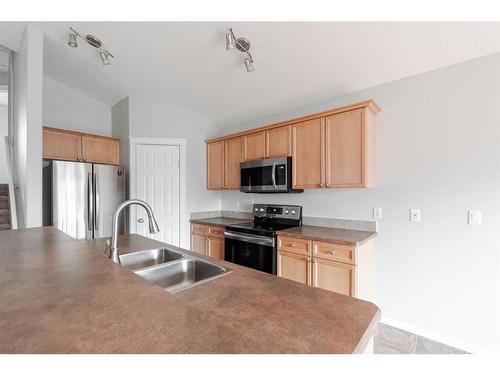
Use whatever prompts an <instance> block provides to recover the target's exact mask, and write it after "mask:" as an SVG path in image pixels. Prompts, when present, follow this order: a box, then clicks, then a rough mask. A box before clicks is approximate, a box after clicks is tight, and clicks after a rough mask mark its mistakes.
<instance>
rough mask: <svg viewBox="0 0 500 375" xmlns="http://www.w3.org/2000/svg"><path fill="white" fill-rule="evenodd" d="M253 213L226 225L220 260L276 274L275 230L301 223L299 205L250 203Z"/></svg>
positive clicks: (276, 250) (300, 208)
mask: <svg viewBox="0 0 500 375" xmlns="http://www.w3.org/2000/svg"><path fill="white" fill-rule="evenodd" d="M253 215H254V218H253V221H249V222H244V223H239V224H233V225H228V226H226V228H225V231H224V235H225V243H224V260H226V261H228V262H233V263H236V264H240V265H242V266H246V267H250V268H254V269H257V270H259V271H264V272H267V273H271V274H274V275H276V263H277V253H278V249H277V238H276V237H277V235H276V232H277V231H280V230H283V229H287V228H292V227H296V226H300V225H302V207H301V206H281V205H275V204H254V206H253Z"/></svg>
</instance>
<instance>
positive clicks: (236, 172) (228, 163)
mask: <svg viewBox="0 0 500 375" xmlns="http://www.w3.org/2000/svg"><path fill="white" fill-rule="evenodd" d="M241 159H242V141H241V137H235V138H230V139H226V140H225V141H224V189H225V190H226V189H227V190H239V188H240V179H241V177H240V163H241V161H242V160H241Z"/></svg>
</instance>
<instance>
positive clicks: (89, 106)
mask: <svg viewBox="0 0 500 375" xmlns="http://www.w3.org/2000/svg"><path fill="white" fill-rule="evenodd" d="M43 124H44V125H45V126H51V127H54V128H62V129H68V130H74V131H80V132H83V133H92V134H100V135H107V136H109V135H111V107H110V106H108V105H106V104H103V103H101V102H99V101H97V100H95V99H93V98H91V97H89V96H87V95H85V94H82V93H81V92H79V91H76V90H73V89H72V88H70V87H68V86H65V85H64V84H62V83H60V82H59V81H56V80H54V79H52V78H50V77H49V76H47V75H45V76H44V77H43Z"/></svg>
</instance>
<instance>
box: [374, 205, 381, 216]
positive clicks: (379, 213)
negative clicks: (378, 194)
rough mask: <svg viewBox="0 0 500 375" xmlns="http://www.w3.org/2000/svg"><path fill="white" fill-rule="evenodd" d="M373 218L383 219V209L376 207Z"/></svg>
mask: <svg viewBox="0 0 500 375" xmlns="http://www.w3.org/2000/svg"><path fill="white" fill-rule="evenodd" d="M373 218H374V219H382V207H374V208H373Z"/></svg>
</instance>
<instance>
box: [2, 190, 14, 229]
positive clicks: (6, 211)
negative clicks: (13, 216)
mask: <svg viewBox="0 0 500 375" xmlns="http://www.w3.org/2000/svg"><path fill="white" fill-rule="evenodd" d="M11 227H12V226H11V222H10V206H9V185H7V184H0V230H8V229H11Z"/></svg>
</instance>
